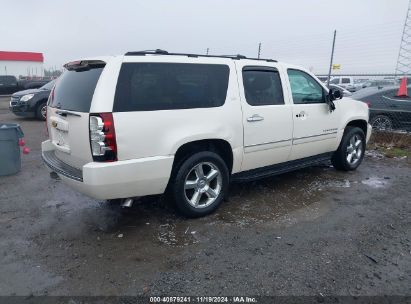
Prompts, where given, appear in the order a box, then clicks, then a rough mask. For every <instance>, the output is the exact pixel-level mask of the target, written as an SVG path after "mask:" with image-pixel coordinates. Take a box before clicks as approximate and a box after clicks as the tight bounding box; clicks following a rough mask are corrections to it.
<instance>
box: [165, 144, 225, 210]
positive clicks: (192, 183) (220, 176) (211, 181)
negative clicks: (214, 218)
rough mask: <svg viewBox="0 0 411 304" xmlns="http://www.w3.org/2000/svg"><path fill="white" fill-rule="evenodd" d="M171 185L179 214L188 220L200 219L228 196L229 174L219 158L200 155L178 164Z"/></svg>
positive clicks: (197, 154)
mask: <svg viewBox="0 0 411 304" xmlns="http://www.w3.org/2000/svg"><path fill="white" fill-rule="evenodd" d="M200 168H201V169H202V170H201V169H200ZM207 177H208V178H207ZM170 182H171V183H170V192H171V193H170V194H171V196H172V198H173V200H174V202H175V204H176V207H177V209H178V211H179V212H180V213H182V214H183V215H185V216H187V217H192V218H195V217H201V216H205V215H208V214H210V213H212V212H214V211H215V210H216V209H217V208H218V207H219V206H220V204H221V202H222V201H223V199H224V197H225V195H226V193H227V192H228V184H229V171H228V168H227V165H226V164H225V162H224V160H223V159H222V158H221V157H220V156H219V155H218V154H216V153H214V152H209V151H206V152H199V153H195V154H193V155H191V156H190V157H188V158H187V159H185V160H183V161H182V162H181V163H180V164H177V166H176V168H175V170H174V174H173V175H172V178H171V181H170Z"/></svg>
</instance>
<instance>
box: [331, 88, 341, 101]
mask: <svg viewBox="0 0 411 304" xmlns="http://www.w3.org/2000/svg"><path fill="white" fill-rule="evenodd" d="M328 94H329V95H330V100H331V101H333V100H336V99H341V98H343V94H342V92H341V91H340V90H336V89H333V88H331V89H330V92H329V93H328Z"/></svg>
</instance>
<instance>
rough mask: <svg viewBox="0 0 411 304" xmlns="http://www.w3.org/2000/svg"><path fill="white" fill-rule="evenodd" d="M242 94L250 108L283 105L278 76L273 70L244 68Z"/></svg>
mask: <svg viewBox="0 0 411 304" xmlns="http://www.w3.org/2000/svg"><path fill="white" fill-rule="evenodd" d="M243 83H244V93H245V99H246V101H247V103H248V104H249V105H251V106H264V105H282V104H284V97H283V89H282V86H281V80H280V75H279V73H278V71H277V70H276V69H274V68H261V67H256V68H253V67H245V68H244V69H243Z"/></svg>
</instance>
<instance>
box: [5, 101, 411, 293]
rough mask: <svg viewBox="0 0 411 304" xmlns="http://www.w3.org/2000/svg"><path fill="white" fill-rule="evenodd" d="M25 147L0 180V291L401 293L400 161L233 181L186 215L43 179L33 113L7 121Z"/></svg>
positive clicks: (403, 217)
mask: <svg viewBox="0 0 411 304" xmlns="http://www.w3.org/2000/svg"><path fill="white" fill-rule="evenodd" d="M4 104H5V102H4V101H3V102H2V100H1V99H0V121H2V122H18V123H20V124H21V125H22V128H23V131H24V132H25V135H26V136H25V139H26V145H27V146H28V147H29V148H30V149H31V152H30V154H28V155H22V159H23V165H22V171H21V172H20V173H19V174H17V175H15V176H9V177H1V178H0V295H32V294H33V295H139V294H149V295H152V294H153V295H158V294H167V295H198V294H202V295H238V294H241V295H319V294H322V295H382V294H386V295H411V287H410V286H411V187H410V183H411V166H410V165H409V164H408V163H407V162H406V160H396V159H386V158H383V157H373V156H372V155H370V156H367V158H366V159H365V161H364V163H363V164H362V166H361V167H360V168H359V169H358V170H357V171H356V172H349V173H342V172H337V171H335V170H334V169H333V168H332V167H330V166H329V165H328V164H324V165H322V166H317V167H313V168H308V169H305V170H299V171H296V172H292V173H288V174H284V175H281V176H276V177H272V178H267V179H264V180H260V181H257V182H252V183H244V184H233V185H232V187H231V190H230V199H229V201H227V202H224V203H223V204H222V206H221V208H220V209H219V210H218V211H217V212H216V213H214V214H212V215H210V216H208V217H205V218H200V219H194V220H193V219H185V218H183V217H181V216H179V215H178V214H176V213H175V211H174V208H173V206H171V205H170V204H169V203H168V201H167V199H166V198H165V197H163V196H153V197H145V198H142V199H140V200H139V201H138V202H137V203H136V204H135V205H134V206H133V207H132V208H130V209H122V208H120V207H119V206H118V205H116V204H114V203H108V202H99V201H96V200H93V199H90V198H87V197H85V196H83V195H81V194H78V193H76V192H74V191H72V190H71V189H69V188H67V187H66V186H65V185H63V184H62V183H61V182H60V181H58V180H54V179H51V178H50V176H49V174H48V172H47V170H46V169H45V168H44V166H43V165H42V162H41V159H40V142H41V141H42V140H43V139H44V138H45V136H46V135H45V127H44V123H43V122H39V121H36V120H33V119H22V118H16V117H14V116H13V115H12V114H10V113H8V110H7V108H6V107H5V106H4Z"/></svg>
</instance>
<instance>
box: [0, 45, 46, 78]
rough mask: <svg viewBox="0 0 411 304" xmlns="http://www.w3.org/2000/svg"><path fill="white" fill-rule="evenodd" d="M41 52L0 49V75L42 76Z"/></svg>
mask: <svg viewBox="0 0 411 304" xmlns="http://www.w3.org/2000/svg"><path fill="white" fill-rule="evenodd" d="M43 64H44V56H43V53H33V52H6V51H0V75H13V76H16V77H17V78H18V79H19V78H23V79H24V78H37V77H43V76H44V66H43Z"/></svg>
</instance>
